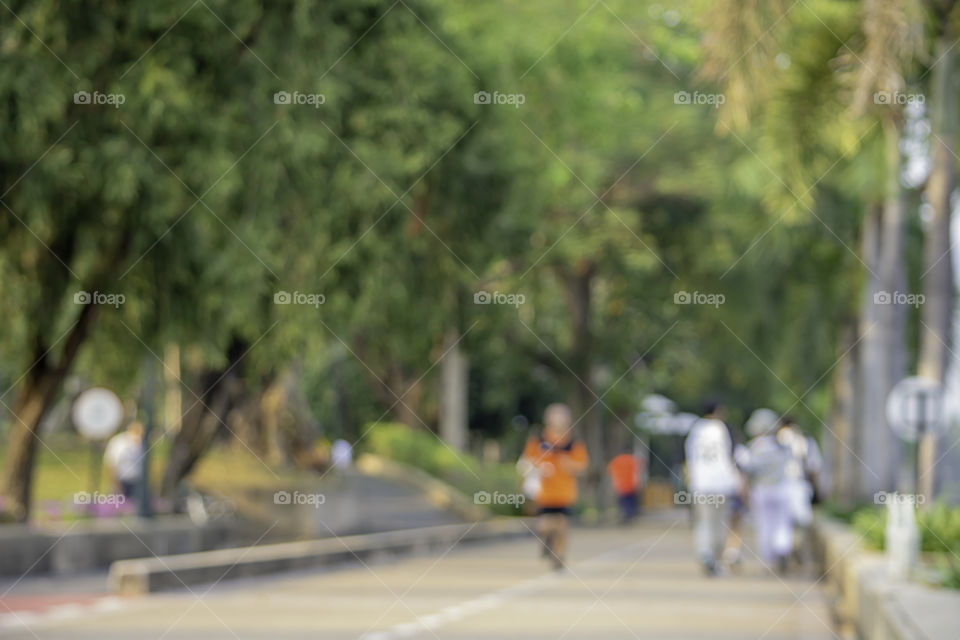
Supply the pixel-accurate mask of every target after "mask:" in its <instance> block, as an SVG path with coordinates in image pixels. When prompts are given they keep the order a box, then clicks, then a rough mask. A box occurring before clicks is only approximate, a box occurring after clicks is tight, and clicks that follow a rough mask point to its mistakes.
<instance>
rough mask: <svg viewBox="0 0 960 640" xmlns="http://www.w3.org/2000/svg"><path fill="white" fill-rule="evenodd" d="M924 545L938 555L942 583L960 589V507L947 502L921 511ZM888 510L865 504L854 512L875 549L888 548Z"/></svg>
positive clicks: (867, 541)
mask: <svg viewBox="0 0 960 640" xmlns="http://www.w3.org/2000/svg"><path fill="white" fill-rule="evenodd" d="M917 521H918V523H917V526H918V527H919V530H920V549H921V551H923V552H924V553H930V554H932V555H933V556H934V562H935V564H936V567H937V569H938V571H939V573H940V578H941V584H942V585H943V586H945V587H948V588H951V589H960V507H957V506H952V505H948V504H943V503H937V504H935V505H933V506H932V507H931V508H930V509H929V510H926V511H921V512H919V513H918V514H917ZM886 523H887V510H886V509H881V508H877V507H874V506H870V507H863V508H861V509H860V510H858V511H857V512H855V513H854V514H853V517H852V519H851V525H852V526H853V528H854V530H855V531H857V532H858V533H859V534H860V535H861V536H862V537H863V541H864V544H865V545H866V546H867V547H868V548H871V549H875V550H878V551H882V550H883V549H884V548H885V546H884V545H885V537H886Z"/></svg>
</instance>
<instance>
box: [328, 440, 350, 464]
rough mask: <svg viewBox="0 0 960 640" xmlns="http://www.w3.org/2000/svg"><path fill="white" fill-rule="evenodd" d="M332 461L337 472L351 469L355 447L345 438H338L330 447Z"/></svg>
mask: <svg viewBox="0 0 960 640" xmlns="http://www.w3.org/2000/svg"><path fill="white" fill-rule="evenodd" d="M330 461H331V462H332V463H333V468H334V469H336V470H337V471H343V470H345V469H349V468H350V465H352V464H353V446H351V445H350V443H349V442H347V441H346V440H344V439H343V438H337V439H336V440H334V441H333V445H331V447H330Z"/></svg>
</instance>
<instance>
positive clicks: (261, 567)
mask: <svg viewBox="0 0 960 640" xmlns="http://www.w3.org/2000/svg"><path fill="white" fill-rule="evenodd" d="M529 534H530V528H528V526H527V524H526V523H525V522H524V521H521V520H519V519H516V518H505V519H495V520H487V521H484V522H477V523H474V524H453V525H441V526H436V527H424V528H419V529H406V530H401V531H386V532H382V533H371V534H363V535H353V536H344V537H340V538H326V539H322V540H306V541H300V542H286V543H281V544H268V545H259V546H253V547H237V548H233V549H220V550H217V551H203V552H199V553H186V554H180V555H170V556H157V557H153V558H140V559H136V560H120V561H118V562H114V563H113V564H112V565H111V566H110V576H109V584H110V590H111V591H112V592H113V593H117V594H142V593H150V592H154V591H160V590H164V589H175V588H179V587H185V586H189V585H197V584H210V583H215V582H220V581H222V580H231V579H236V578H244V577H251V576H259V575H265V574H271V573H279V572H283V571H293V570H302V569H306V568H311V567H322V566H331V565H336V564H341V563H345V562H351V561H357V560H364V559H365V558H368V557H371V556H374V555H376V554H381V553H389V554H401V553H417V552H426V551H431V550H436V549H442V550H446V549H449V548H450V547H451V546H454V545H458V544H463V543H467V542H476V541H480V540H493V539H498V538H508V537H517V536H523V535H529Z"/></svg>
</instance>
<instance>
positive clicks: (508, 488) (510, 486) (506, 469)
mask: <svg viewBox="0 0 960 640" xmlns="http://www.w3.org/2000/svg"><path fill="white" fill-rule="evenodd" d="M361 448H362V449H363V450H364V451H368V452H370V453H374V454H376V455H379V456H383V457H384V458H388V459H390V460H394V461H396V462H401V463H403V464H408V465H410V466H413V467H417V468H418V469H422V470H423V471H425V472H426V473H429V474H430V475H432V476H434V477H435V478H438V479H440V480H442V481H444V482H446V483H447V484H449V485H451V486H452V487H454V488H455V489H457V490H459V491H460V492H461V493H464V494H466V495H467V496H470V497H473V495H474V494H475V493H476V492H478V491H486V492H488V493H490V494H494V492H499V493H501V494H511V495H514V494H518V493H520V490H519V488H518V483H517V472H516V468H515V467H514V465H512V464H509V463H505V462H501V463H497V464H484V463H481V462H480V461H479V460H478V459H477V458H475V457H474V456H472V455H470V454H468V453H463V452H460V451H454V450H453V449H452V448H450V447H449V446H447V445H446V444H445V443H444V442H442V441H441V440H440V439H439V438H438V437H437V436H436V435H434V434H432V433H429V432H427V431H424V430H422V429H411V428H410V427H408V426H406V425H403V424H395V423H384V424H378V425H376V426H375V427H373V428H371V429H370V431H369V433H368V434H367V437H366V438H365V439H364V441H363V443H362V447H361ZM487 506H488V507H489V508H490V509H491V510H493V511H494V512H495V513H498V514H501V515H519V514H520V508H519V507H518V506H515V505H510V504H490V505H487Z"/></svg>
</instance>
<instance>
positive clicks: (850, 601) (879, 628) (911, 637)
mask: <svg viewBox="0 0 960 640" xmlns="http://www.w3.org/2000/svg"><path fill="white" fill-rule="evenodd" d="M814 537H815V540H816V543H817V547H818V550H819V551H820V557H821V558H822V560H823V566H824V568H825V572H824V580H825V581H827V582H828V583H829V584H830V585H831V586H832V587H833V591H834V592H835V593H836V596H837V597H836V600H835V602H834V607H833V608H834V614H835V615H836V616H837V617H838V618H839V620H840V621H841V623H842V624H844V625H847V626H853V627H855V628H856V631H857V635H858V637H859V638H861V639H862V640H941V639H942V640H955V639H956V637H957V627H958V625H960V592H958V591H951V590H947V589H934V588H931V587H928V586H925V585H923V584H919V583H915V582H902V581H895V580H892V579H890V578H888V577H887V570H886V560H885V558H884V556H883V554H881V553H877V552H874V551H868V550H866V549H864V547H863V545H862V544H861V543H860V538H859V536H857V535H856V534H855V533H854V532H853V531H852V530H851V529H850V527H848V526H846V525H844V524H842V523H840V522H838V521H836V520H832V519H830V518H826V517H823V516H822V515H821V514H818V515H817V518H816V520H815V522H814Z"/></svg>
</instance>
